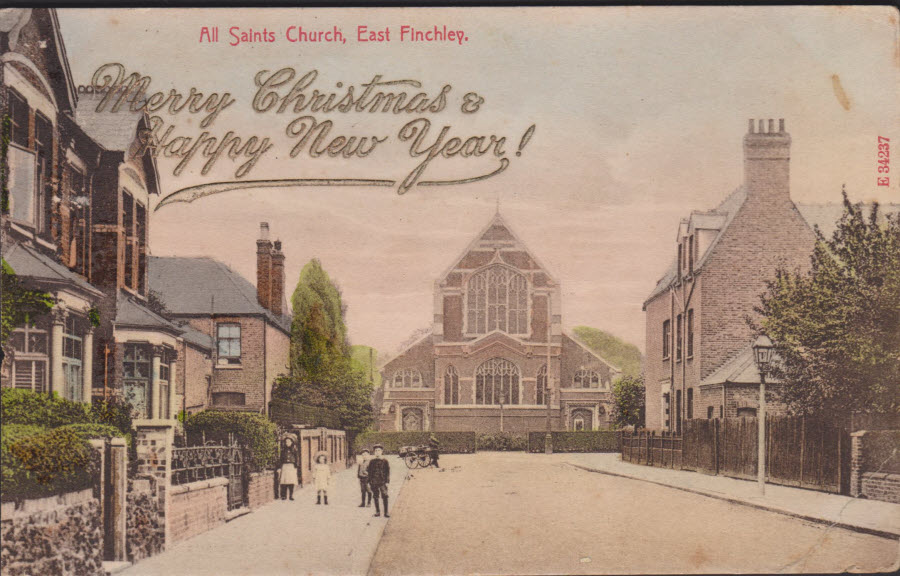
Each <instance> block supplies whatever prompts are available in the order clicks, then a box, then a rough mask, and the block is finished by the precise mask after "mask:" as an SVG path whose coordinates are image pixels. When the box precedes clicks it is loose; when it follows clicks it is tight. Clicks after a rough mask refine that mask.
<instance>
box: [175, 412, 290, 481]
mask: <svg viewBox="0 0 900 576" xmlns="http://www.w3.org/2000/svg"><path fill="white" fill-rule="evenodd" d="M184 431H185V432H186V433H187V434H188V435H190V436H191V437H192V439H193V440H194V441H195V442H196V440H197V438H198V437H200V436H201V435H202V436H205V437H206V439H207V440H214V441H217V442H223V443H225V442H227V441H228V435H229V434H230V433H231V434H234V436H235V439H236V440H237V441H238V443H239V444H240V445H241V446H243V447H244V448H246V449H248V450H249V451H250V465H251V467H252V468H253V469H254V470H262V469H264V468H271V467H273V466H274V465H275V461H276V459H277V457H278V426H276V425H275V423H274V422H272V421H270V420H269V419H268V418H266V417H265V416H263V415H262V414H255V413H251V412H220V411H216V410H204V411H203V412H198V413H196V414H191V415H190V416H188V417H187V418H185V420H184Z"/></svg>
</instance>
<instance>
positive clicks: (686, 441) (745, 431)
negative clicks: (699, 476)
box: [622, 416, 850, 494]
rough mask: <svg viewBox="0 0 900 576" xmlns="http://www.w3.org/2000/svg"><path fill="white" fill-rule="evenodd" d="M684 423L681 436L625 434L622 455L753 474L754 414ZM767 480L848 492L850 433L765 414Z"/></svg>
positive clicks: (841, 428)
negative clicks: (751, 416)
mask: <svg viewBox="0 0 900 576" xmlns="http://www.w3.org/2000/svg"><path fill="white" fill-rule="evenodd" d="M684 424H685V425H684V435H683V436H673V435H667V434H660V435H657V434H655V433H654V432H649V431H639V432H636V433H633V434H623V436H622V459H623V460H625V461H627V462H634V463H636V464H645V465H650V466H661V467H666V468H679V469H684V470H694V471H697V472H703V473H706V474H721V475H723V476H730V477H732V478H744V479H754V478H756V474H757V468H756V466H757V456H758V451H757V447H758V445H757V441H758V438H759V436H758V429H757V420H756V418H725V419H715V420H687V421H685V423H684ZM766 479H767V481H768V482H771V483H773V484H783V485H787V486H799V487H802V488H811V489H814V490H821V491H824V492H837V493H842V494H846V493H849V488H850V436H849V433H848V431H847V429H846V427H844V426H842V425H838V424H834V423H832V422H830V421H825V420H820V419H813V418H806V417H794V416H771V417H768V418H767V419H766Z"/></svg>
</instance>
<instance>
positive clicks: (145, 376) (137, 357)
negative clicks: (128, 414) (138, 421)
mask: <svg viewBox="0 0 900 576" xmlns="http://www.w3.org/2000/svg"><path fill="white" fill-rule="evenodd" d="M122 367H123V370H124V376H125V398H126V399H127V400H128V401H129V402H130V403H131V406H132V407H133V408H134V412H135V415H136V417H138V418H149V417H150V394H149V393H150V379H151V377H152V375H151V373H150V371H151V370H152V364H151V361H150V345H149V344H146V343H127V344H125V354H124V360H123V362H122Z"/></svg>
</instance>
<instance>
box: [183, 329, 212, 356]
mask: <svg viewBox="0 0 900 576" xmlns="http://www.w3.org/2000/svg"><path fill="white" fill-rule="evenodd" d="M180 328H181V330H182V331H183V333H182V334H181V337H182V338H183V339H184V341H185V342H187V343H189V344H192V345H194V346H196V347H197V348H202V349H204V350H208V351H212V349H213V339H212V337H211V336H209V335H208V334H204V333H203V332H200V331H199V330H194V329H193V328H191V327H190V326H188V325H183V326H180Z"/></svg>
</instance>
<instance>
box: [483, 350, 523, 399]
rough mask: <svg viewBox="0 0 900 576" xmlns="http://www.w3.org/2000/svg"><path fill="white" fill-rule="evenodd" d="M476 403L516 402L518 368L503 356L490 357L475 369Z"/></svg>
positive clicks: (517, 397)
mask: <svg viewBox="0 0 900 576" xmlns="http://www.w3.org/2000/svg"><path fill="white" fill-rule="evenodd" d="M475 403H476V404H501V403H502V404H518V403H519V368H518V367H517V366H516V365H515V364H513V363H512V362H510V361H509V360H505V359H503V358H491V359H490V360H488V361H487V362H485V363H484V364H482V365H481V366H479V367H478V370H476V371H475Z"/></svg>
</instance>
